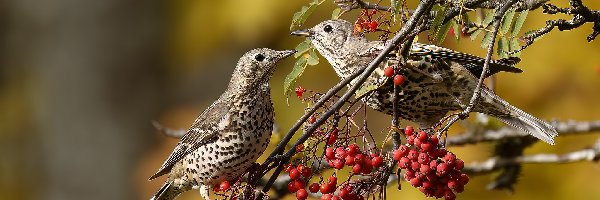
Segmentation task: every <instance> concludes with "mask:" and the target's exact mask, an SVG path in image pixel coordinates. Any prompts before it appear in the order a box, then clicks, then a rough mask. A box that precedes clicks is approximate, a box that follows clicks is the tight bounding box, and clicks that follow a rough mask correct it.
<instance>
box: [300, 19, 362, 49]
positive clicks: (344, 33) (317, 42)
mask: <svg viewBox="0 0 600 200" xmlns="http://www.w3.org/2000/svg"><path fill="white" fill-rule="evenodd" d="M353 32H354V25H353V24H352V23H350V22H348V21H346V20H341V19H337V20H327V21H323V22H321V23H319V24H317V25H316V26H314V27H312V28H310V29H306V30H297V31H294V32H292V35H296V36H304V37H308V38H309V39H310V40H311V43H312V44H313V45H314V46H315V48H317V50H319V52H321V54H323V53H324V52H331V51H332V50H335V49H340V48H341V47H343V46H344V45H346V42H347V41H348V39H349V38H350V37H352V36H353V35H352V34H353Z"/></svg>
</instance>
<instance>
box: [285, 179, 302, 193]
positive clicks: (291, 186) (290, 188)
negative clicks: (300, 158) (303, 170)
mask: <svg viewBox="0 0 600 200" xmlns="http://www.w3.org/2000/svg"><path fill="white" fill-rule="evenodd" d="M299 189H300V188H297V187H296V184H295V183H294V181H290V183H288V191H290V192H291V193H296V191H298V190H299Z"/></svg>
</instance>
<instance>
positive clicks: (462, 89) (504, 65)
mask: <svg viewBox="0 0 600 200" xmlns="http://www.w3.org/2000/svg"><path fill="white" fill-rule="evenodd" d="M292 34H293V35H298V36H305V37H308V38H309V39H310V41H311V43H312V44H313V46H314V47H315V48H316V49H317V50H318V51H319V53H321V55H323V57H325V58H326V59H327V61H329V63H330V64H331V65H332V67H333V69H334V70H335V72H336V74H337V75H338V76H339V77H340V78H347V77H349V76H350V75H351V74H352V73H353V72H354V71H356V70H358V69H360V68H362V67H364V66H366V65H368V64H369V63H370V62H371V61H372V60H373V59H374V58H375V56H377V55H378V54H379V53H380V52H381V51H382V50H383V49H384V48H385V47H386V46H387V44H388V41H369V40H367V38H366V37H365V36H364V34H363V33H361V32H355V31H354V26H353V24H352V23H350V22H348V21H345V20H328V21H324V22H321V23H319V24H318V25H316V26H315V27H313V28H310V29H307V30H299V31H294V32H293V33H292ZM396 57H397V55H396V54H395V53H392V54H390V55H388V59H387V60H386V63H382V64H381V65H380V66H379V68H378V69H377V70H375V72H374V73H372V75H371V76H370V77H369V79H368V80H367V81H366V82H365V83H364V84H367V85H368V84H371V85H376V86H378V89H376V90H375V92H373V94H372V96H368V97H367V98H366V99H365V101H366V103H367V105H369V106H370V107H372V108H374V109H375V110H378V111H381V112H383V113H386V114H390V115H391V114H392V113H393V103H392V96H393V91H394V90H393V88H394V87H393V84H392V83H391V82H392V80H391V79H390V78H387V77H385V76H384V67H385V66H395V65H396V64H397V61H396V60H395V59H396ZM519 61H520V60H519V59H518V58H506V59H501V60H492V61H491V62H490V68H489V70H488V71H487V72H486V74H485V75H486V77H487V76H490V75H492V74H495V73H498V72H501V71H504V72H514V73H520V72H521V70H520V69H519V68H516V67H514V65H515V64H516V63H518V62H519ZM484 62H485V60H484V59H483V58H480V57H477V56H474V55H470V54H466V53H461V52H457V51H453V50H450V49H447V48H443V47H438V46H434V45H427V44H420V43H414V44H413V45H412V46H411V49H410V51H409V56H408V58H407V63H406V66H401V67H400V69H399V71H398V72H397V73H399V74H402V75H404V76H405V77H406V81H405V82H404V84H403V85H402V86H401V87H400V91H399V101H398V104H397V106H398V108H399V109H398V111H399V116H400V117H401V118H404V119H407V120H410V121H413V122H417V123H419V124H420V125H421V126H422V127H425V128H428V127H432V126H433V125H435V124H436V123H438V122H439V121H440V120H441V119H442V118H443V117H444V116H446V114H447V112H448V111H455V110H464V109H466V107H467V105H468V104H469V101H470V99H471V96H472V95H473V91H475V87H476V85H477V83H478V79H479V78H478V77H479V76H480V75H481V73H482V70H483V65H484ZM355 83H356V80H353V81H351V82H350V85H354V84H355ZM474 111H475V112H481V113H485V114H489V115H492V116H494V117H496V118H498V119H499V120H501V121H503V122H504V123H506V124H508V125H510V126H512V127H515V128H517V129H520V130H522V131H525V132H527V133H529V134H531V135H533V136H534V137H537V138H539V139H541V140H543V141H545V142H547V143H550V144H553V143H554V140H553V138H554V137H556V136H557V135H558V133H557V132H556V130H555V129H554V127H552V126H551V125H549V124H548V123H546V122H544V121H542V120H540V119H537V118H535V117H533V116H531V115H529V114H527V113H525V112H524V111H522V110H520V109H518V108H516V107H514V106H512V105H510V104H509V103H508V102H506V101H505V100H503V99H501V98H500V97H498V96H497V95H496V94H494V92H492V91H491V90H489V89H488V88H487V87H485V86H484V87H483V88H482V89H481V97H480V98H479V101H478V103H477V104H476V106H475V107H474Z"/></svg>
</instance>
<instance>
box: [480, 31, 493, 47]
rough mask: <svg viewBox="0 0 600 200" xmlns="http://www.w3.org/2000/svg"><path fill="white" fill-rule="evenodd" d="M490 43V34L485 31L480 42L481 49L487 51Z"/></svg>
mask: <svg viewBox="0 0 600 200" xmlns="http://www.w3.org/2000/svg"><path fill="white" fill-rule="evenodd" d="M490 42H493V41H492V32H490V31H487V32H486V33H485V36H483V39H482V40H481V48H484V49H487V47H488V45H490Z"/></svg>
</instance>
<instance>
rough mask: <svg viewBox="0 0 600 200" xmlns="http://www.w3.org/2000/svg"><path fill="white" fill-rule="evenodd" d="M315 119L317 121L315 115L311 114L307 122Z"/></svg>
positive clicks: (313, 121) (312, 121)
mask: <svg viewBox="0 0 600 200" xmlns="http://www.w3.org/2000/svg"><path fill="white" fill-rule="evenodd" d="M315 121H317V117H315V116H314V115H311V116H310V117H309V118H308V123H310V124H312V123H315Z"/></svg>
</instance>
